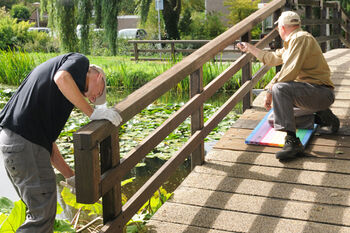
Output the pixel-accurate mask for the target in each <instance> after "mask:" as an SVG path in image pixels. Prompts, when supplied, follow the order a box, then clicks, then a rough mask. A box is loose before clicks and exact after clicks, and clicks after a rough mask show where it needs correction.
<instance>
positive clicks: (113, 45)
mask: <svg viewBox="0 0 350 233" xmlns="http://www.w3.org/2000/svg"><path fill="white" fill-rule="evenodd" d="M118 3H119V1H118V0H102V12H103V14H102V15H103V26H104V29H105V33H106V34H105V35H106V38H107V41H108V45H109V49H110V52H111V55H116V54H117V37H118V20H117V17H118V12H119V4H118Z"/></svg>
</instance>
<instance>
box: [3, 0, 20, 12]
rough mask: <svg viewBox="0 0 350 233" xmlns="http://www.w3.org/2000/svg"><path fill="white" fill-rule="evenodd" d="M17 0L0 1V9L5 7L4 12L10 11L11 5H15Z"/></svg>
mask: <svg viewBox="0 0 350 233" xmlns="http://www.w3.org/2000/svg"><path fill="white" fill-rule="evenodd" d="M16 2H17V0H1V1H0V8H1V7H5V8H6V10H10V9H11V7H12V5H13V4H15V3H16Z"/></svg>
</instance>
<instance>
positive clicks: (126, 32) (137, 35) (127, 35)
mask: <svg viewBox="0 0 350 233" xmlns="http://www.w3.org/2000/svg"><path fill="white" fill-rule="evenodd" d="M146 36H147V32H146V31H145V30H144V29H140V28H126V29H122V30H119V31H118V38H122V39H140V40H142V39H144V38H145V37H146Z"/></svg>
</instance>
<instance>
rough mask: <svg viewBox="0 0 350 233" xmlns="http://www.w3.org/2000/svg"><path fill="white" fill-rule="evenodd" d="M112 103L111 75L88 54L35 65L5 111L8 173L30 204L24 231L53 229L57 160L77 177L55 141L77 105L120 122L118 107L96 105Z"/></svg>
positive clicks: (2, 141)
mask: <svg viewBox="0 0 350 233" xmlns="http://www.w3.org/2000/svg"><path fill="white" fill-rule="evenodd" d="M85 97H86V98H87V99H88V100H89V101H90V102H91V103H94V104H95V105H96V104H97V105H100V104H104V103H105V102H106V77H105V74H104V72H103V71H102V69H101V68H100V67H98V66H95V65H89V60H88V59H87V58H86V57H85V56H84V55H82V54H78V53H69V54H65V55H61V56H58V57H55V58H52V59H50V60H48V61H46V62H44V63H42V64H41V65H39V66H37V67H36V68H34V69H33V70H32V71H31V72H30V74H29V75H28V76H27V77H26V79H25V80H24V81H23V82H22V84H21V85H20V86H19V88H18V89H17V91H16V92H15V93H14V94H13V96H12V97H11V99H10V100H9V102H8V103H7V104H6V105H5V107H4V109H3V110H2V111H1V113H0V126H1V127H2V130H1V132H0V153H1V154H2V156H3V159H4V164H5V168H6V172H7V174H8V176H9V178H10V180H11V182H12V184H13V185H14V187H15V189H16V191H17V193H18V195H19V196H20V197H21V199H22V200H23V202H24V203H25V204H26V206H27V215H26V220H25V222H24V223H23V224H22V226H20V227H19V228H18V230H17V232H21V233H24V232H26V233H32V232H36V233H48V232H53V225H54V221H55V216H56V206H57V196H56V177H55V173H54V170H53V168H52V166H51V163H52V165H54V166H55V167H56V168H57V169H58V170H59V171H60V172H61V173H62V174H63V176H64V177H65V178H70V177H74V172H73V170H72V169H71V168H70V167H69V166H68V165H67V164H66V163H65V161H64V159H63V157H62V155H61V153H60V152H59V150H58V147H57V145H56V143H55V141H56V139H57V138H58V136H59V135H60V132H61V130H62V129H63V127H64V125H65V123H66V121H67V120H68V117H69V115H70V113H71V111H72V110H73V107H74V106H75V107H77V108H78V109H80V110H81V111H82V112H83V113H85V114H86V115H87V116H89V117H90V119H91V120H98V119H107V120H109V121H111V122H112V123H113V124H114V125H115V126H118V125H119V124H120V122H121V120H122V119H121V117H120V116H119V114H118V112H117V111H115V110H114V109H107V108H96V109H95V110H94V109H93V108H92V107H91V106H90V104H89V103H88V101H87V100H86V99H85Z"/></svg>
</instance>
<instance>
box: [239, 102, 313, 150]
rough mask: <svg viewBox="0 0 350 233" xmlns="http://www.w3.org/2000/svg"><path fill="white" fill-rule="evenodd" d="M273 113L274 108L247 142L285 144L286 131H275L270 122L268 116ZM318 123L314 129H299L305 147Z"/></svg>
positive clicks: (263, 144)
mask: <svg viewBox="0 0 350 233" xmlns="http://www.w3.org/2000/svg"><path fill="white" fill-rule="evenodd" d="M271 113H272V109H271V110H270V111H269V112H268V113H267V114H266V115H265V117H264V119H262V120H261V121H260V123H259V124H258V125H257V126H256V127H255V129H254V130H253V132H252V133H251V134H250V135H249V136H248V137H247V139H246V140H245V143H246V144H254V145H262V146H276V147H283V146H284V138H285V136H286V132H282V131H275V130H274V128H272V127H271V125H270V124H269V122H268V117H269V115H270V114H271ZM316 128H317V125H316V124H315V126H314V129H297V132H296V134H297V137H298V138H299V139H300V141H301V143H302V144H303V146H304V147H305V146H306V145H307V143H308V142H309V140H310V138H311V136H312V134H313V133H314V132H315V130H316Z"/></svg>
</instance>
